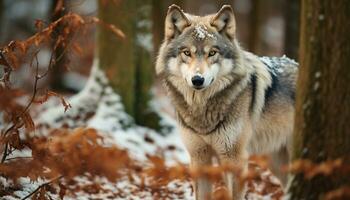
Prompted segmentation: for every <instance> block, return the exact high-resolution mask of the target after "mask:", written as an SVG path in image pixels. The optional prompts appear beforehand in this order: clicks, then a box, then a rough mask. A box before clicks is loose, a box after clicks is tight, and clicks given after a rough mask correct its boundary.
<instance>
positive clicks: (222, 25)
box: [210, 5, 236, 39]
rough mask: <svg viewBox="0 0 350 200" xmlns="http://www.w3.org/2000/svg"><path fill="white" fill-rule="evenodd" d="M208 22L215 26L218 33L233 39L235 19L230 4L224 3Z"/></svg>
mask: <svg viewBox="0 0 350 200" xmlns="http://www.w3.org/2000/svg"><path fill="white" fill-rule="evenodd" d="M210 24H211V25H212V26H214V27H215V28H216V30H217V31H218V32H219V33H220V34H225V35H226V36H227V37H228V38H229V39H233V38H234V37H235V34H236V20H235V16H234V14H233V9H232V7H231V6H230V5H224V6H222V8H221V9H220V10H219V12H218V13H216V14H215V16H214V17H213V18H212V20H211V22H210Z"/></svg>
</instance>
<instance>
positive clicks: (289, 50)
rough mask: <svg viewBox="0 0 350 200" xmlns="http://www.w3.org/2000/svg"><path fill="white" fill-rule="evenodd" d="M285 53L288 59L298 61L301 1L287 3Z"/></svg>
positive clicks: (291, 0)
mask: <svg viewBox="0 0 350 200" xmlns="http://www.w3.org/2000/svg"><path fill="white" fill-rule="evenodd" d="M285 4H286V5H285V8H287V9H285V10H286V12H285V18H286V19H285V36H284V38H285V39H284V52H285V54H286V55H288V57H290V58H293V59H296V60H298V50H299V24H300V17H299V16H300V0H290V1H286V2H285Z"/></svg>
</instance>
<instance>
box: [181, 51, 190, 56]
mask: <svg viewBox="0 0 350 200" xmlns="http://www.w3.org/2000/svg"><path fill="white" fill-rule="evenodd" d="M182 53H183V54H185V56H191V52H190V51H188V50H185V51H183V52H182Z"/></svg>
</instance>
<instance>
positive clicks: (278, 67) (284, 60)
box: [259, 55, 299, 76]
mask: <svg viewBox="0 0 350 200" xmlns="http://www.w3.org/2000/svg"><path fill="white" fill-rule="evenodd" d="M259 59H260V61H261V62H263V63H264V64H265V65H266V66H267V68H268V70H269V71H270V72H271V73H272V74H273V75H275V76H277V75H278V74H281V73H283V72H284V71H285V70H288V68H289V67H290V65H296V66H297V65H299V64H298V63H297V62H296V61H295V60H293V59H290V58H288V57H287V56H286V55H283V56H282V57H267V56H263V57H259Z"/></svg>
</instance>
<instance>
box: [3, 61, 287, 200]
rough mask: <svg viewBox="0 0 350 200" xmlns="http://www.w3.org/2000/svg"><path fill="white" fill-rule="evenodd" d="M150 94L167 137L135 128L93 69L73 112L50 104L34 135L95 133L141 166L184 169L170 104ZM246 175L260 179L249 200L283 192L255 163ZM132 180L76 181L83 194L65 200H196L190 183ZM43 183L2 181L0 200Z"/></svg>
mask: <svg viewBox="0 0 350 200" xmlns="http://www.w3.org/2000/svg"><path fill="white" fill-rule="evenodd" d="M154 93H155V94H156V96H157V98H156V99H157V100H155V101H154V102H152V105H157V106H153V107H154V108H155V109H156V111H157V112H159V113H160V115H161V117H162V122H161V123H162V124H163V125H164V127H168V128H167V129H166V130H163V131H162V132H167V134H166V135H162V134H160V133H157V132H155V131H154V130H151V129H148V128H145V127H141V126H137V125H135V124H133V122H132V119H131V118H130V117H129V116H128V115H127V114H126V113H125V112H124V109H123V105H122V103H121V102H120V97H119V96H118V95H117V94H115V93H114V92H113V91H112V89H111V88H110V87H108V86H106V78H105V77H104V75H103V74H102V73H101V72H100V71H99V70H98V69H97V68H96V67H94V68H93V69H92V76H90V78H89V80H88V81H87V84H86V86H85V88H84V89H83V90H82V91H81V92H80V93H78V94H77V95H74V96H72V97H70V98H68V100H67V101H68V102H69V103H70V104H71V106H72V107H71V108H70V109H69V110H68V111H67V112H64V108H62V107H61V106H60V105H59V101H57V100H49V101H48V102H47V103H45V104H43V105H42V106H40V107H38V108H37V109H35V110H34V111H33V115H34V116H35V118H34V121H35V124H36V131H35V134H38V135H41V136H43V137H50V136H51V135H50V134H51V133H50V131H48V130H53V129H56V128H62V127H65V128H66V129H71V130H74V129H76V128H79V127H88V128H93V129H96V130H97V131H98V133H99V135H101V136H102V138H103V145H115V146H117V147H118V148H120V149H123V150H126V151H127V152H128V154H129V156H130V157H131V158H132V159H133V160H134V161H135V162H138V163H141V165H142V166H150V165H152V163H151V162H150V161H149V157H152V156H158V157H161V158H162V159H164V163H165V165H166V166H169V167H171V166H176V165H178V164H181V165H184V166H188V163H189V157H188V155H187V153H186V150H185V148H184V146H183V144H182V142H181V139H180V137H179V134H178V129H177V126H176V122H175V120H174V117H173V111H172V110H171V109H169V101H168V99H167V98H166V97H165V95H164V93H163V92H162V91H161V90H160V89H159V88H156V89H155V90H154ZM158 97H159V98H158ZM170 108H171V106H170ZM30 154H31V152H30V151H22V152H20V153H17V154H16V155H12V156H14V157H15V156H19V155H21V156H30ZM115 159H118V158H115ZM96 162H99V160H96ZM250 169H251V170H255V171H257V172H258V173H259V176H257V177H255V178H254V179H253V180H250V181H249V182H248V193H247V195H246V199H247V200H256V199H263V200H269V199H281V198H282V195H283V191H282V188H281V185H280V183H279V180H278V179H277V178H276V177H275V176H274V175H272V174H271V172H270V171H269V170H266V169H261V168H259V167H258V166H257V165H255V164H254V163H253V162H251V163H250ZM126 170H127V169H126ZM130 180H131V179H130V174H128V173H125V176H121V177H119V178H118V179H117V180H116V181H110V180H109V179H107V178H106V177H95V178H94V179H87V178H86V177H84V176H77V177H75V178H74V181H75V183H74V185H75V187H79V188H83V189H82V190H79V192H76V193H75V194H69V195H66V196H65V197H64V199H194V193H193V188H192V186H191V180H189V178H185V179H181V180H180V179H174V180H171V181H169V182H168V183H167V184H165V185H163V186H159V188H156V189H155V188H154V187H153V188H152V187H147V186H145V185H143V181H144V180H143V177H142V176H139V175H138V174H133V175H132V181H130ZM45 181H46V180H44V179H39V180H37V181H34V182H33V181H32V180H31V179H30V178H29V177H21V178H20V179H19V183H20V184H21V187H17V188H12V183H11V181H9V180H7V179H5V178H4V177H0V186H1V187H3V190H6V188H8V189H11V190H12V191H13V192H12V194H8V195H7V196H3V197H1V199H23V198H24V197H26V196H27V195H28V194H30V193H31V192H32V191H33V190H35V189H36V188H37V187H39V186H40V185H41V184H43V183H45ZM96 185H98V187H97V186H96ZM51 197H52V198H53V199H56V198H58V194H52V195H51Z"/></svg>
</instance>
